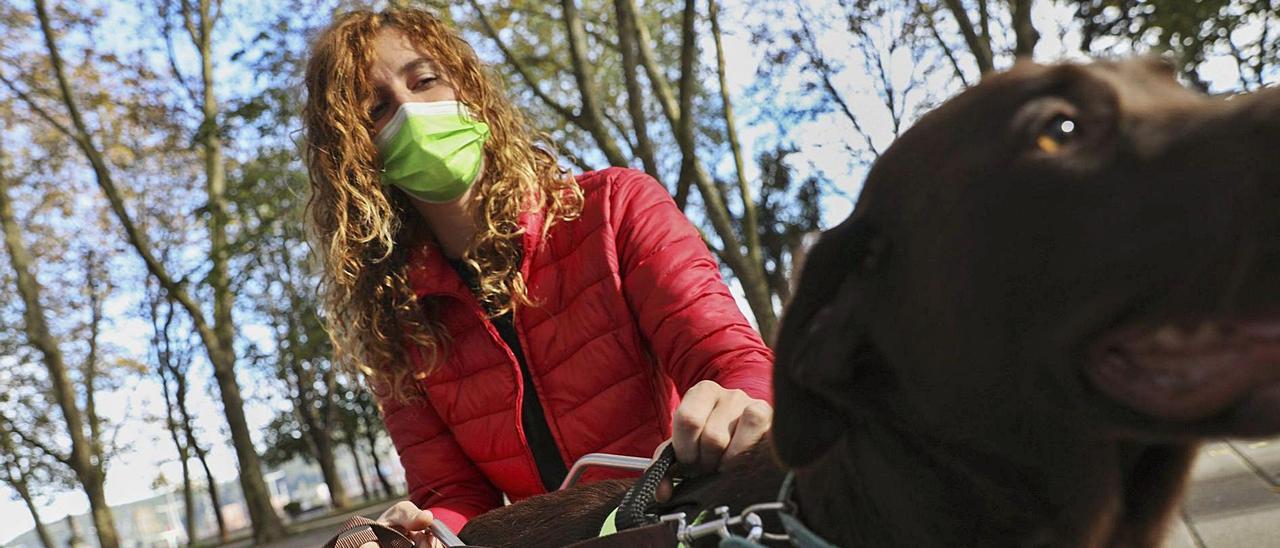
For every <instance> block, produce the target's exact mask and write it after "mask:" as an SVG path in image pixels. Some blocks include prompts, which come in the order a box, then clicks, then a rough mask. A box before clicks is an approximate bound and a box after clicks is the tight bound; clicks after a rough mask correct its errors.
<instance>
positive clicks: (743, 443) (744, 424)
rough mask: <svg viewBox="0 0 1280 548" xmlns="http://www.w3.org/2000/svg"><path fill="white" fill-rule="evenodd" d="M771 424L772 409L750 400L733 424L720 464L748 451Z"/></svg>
mask: <svg viewBox="0 0 1280 548" xmlns="http://www.w3.org/2000/svg"><path fill="white" fill-rule="evenodd" d="M772 424H773V407H771V406H770V405H769V404H767V403H765V402H764V401H761V400H756V399H752V400H751V402H750V403H748V404H747V406H746V407H745V408H743V410H742V413H741V414H740V415H739V416H738V419H737V421H736V422H735V423H734V428H733V439H732V440H731V441H730V442H729V446H728V447H726V448H725V450H724V456H723V457H721V459H720V462H724V461H727V460H731V459H733V458H734V457H736V456H738V455H741V454H742V452H743V451H746V450H747V449H750V448H751V447H752V446H754V445H755V444H756V443H757V442H759V441H760V439H761V438H763V437H764V435H765V433H766V432H768V431H769V427H770V425H772Z"/></svg>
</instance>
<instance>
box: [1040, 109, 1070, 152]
mask: <svg viewBox="0 0 1280 548" xmlns="http://www.w3.org/2000/svg"><path fill="white" fill-rule="evenodd" d="M1078 133H1079V131H1078V129H1077V128H1076V121H1075V120H1073V119H1072V118H1070V117H1069V116H1067V115H1065V114H1059V115H1057V116H1054V117H1053V118H1051V119H1050V120H1049V122H1048V123H1046V124H1045V125H1044V128H1043V129H1041V130H1040V133H1039V134H1037V135H1036V146H1037V147H1039V148H1040V150H1041V151H1044V152H1045V153H1048V154H1057V153H1058V152H1059V151H1060V150H1062V147H1064V146H1066V145H1067V144H1068V143H1070V142H1071V140H1072V139H1074V138H1075V137H1076V135H1077V134H1078Z"/></svg>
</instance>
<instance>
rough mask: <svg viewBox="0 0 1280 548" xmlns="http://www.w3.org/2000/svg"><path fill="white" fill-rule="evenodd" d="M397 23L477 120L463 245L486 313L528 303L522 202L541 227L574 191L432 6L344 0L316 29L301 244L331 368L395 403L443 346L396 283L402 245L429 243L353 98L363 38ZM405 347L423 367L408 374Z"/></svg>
mask: <svg viewBox="0 0 1280 548" xmlns="http://www.w3.org/2000/svg"><path fill="white" fill-rule="evenodd" d="M386 29H394V30H396V31H399V32H400V33H402V34H403V35H404V36H405V37H406V38H407V39H408V40H409V42H410V43H411V44H414V46H416V47H417V48H419V49H420V50H421V51H422V52H423V53H424V54H426V55H427V56H428V57H429V58H430V59H431V60H433V61H434V62H435V63H436V65H437V66H438V67H439V69H440V71H441V72H442V75H443V79H444V80H446V81H448V82H449V84H451V85H452V87H453V88H454V93H455V94H456V95H457V98H458V101H460V102H462V103H464V104H466V105H467V106H468V107H469V108H470V109H471V111H472V112H473V113H474V114H475V115H476V116H477V117H479V118H480V119H481V120H483V121H484V122H486V123H488V124H489V128H490V135H489V139H488V141H487V142H486V143H485V146H484V173H483V174H482V176H481V177H480V179H479V182H478V183H477V186H476V188H475V189H473V191H472V201H471V208H472V214H473V215H474V217H475V221H476V226H477V234H476V236H475V238H474V240H473V241H472V242H471V244H470V246H469V247H468V249H467V250H466V251H465V253H464V255H463V261H464V263H465V264H466V265H467V267H468V268H471V269H473V270H474V271H475V273H476V274H477V277H478V280H479V289H478V292H477V298H478V299H479V300H480V301H481V302H482V304H483V305H484V306H485V307H486V309H487V310H488V311H489V313H490V314H491V315H494V316H497V315H501V314H504V313H506V312H507V311H510V310H511V309H512V308H514V307H516V306H528V305H532V304H533V303H531V302H530V301H529V298H528V295H527V292H526V288H525V286H524V281H523V279H522V278H521V275H520V264H519V261H520V257H521V254H522V249H521V237H522V235H523V234H524V229H523V228H521V227H520V226H519V224H518V222H517V217H518V216H519V214H520V213H521V212H523V211H528V210H530V209H533V208H541V210H542V212H543V217H544V219H545V221H544V224H543V231H544V233H545V231H546V230H547V229H549V228H550V227H551V226H552V224H554V223H555V222H556V221H565V220H570V219H573V218H575V217H576V216H577V215H578V214H579V213H580V211H581V207H582V190H581V189H580V188H579V187H578V185H577V183H576V182H575V181H574V178H573V177H572V176H570V175H569V174H568V173H567V172H566V171H565V170H564V169H562V168H561V167H560V165H559V162H558V156H557V154H556V152H555V148H554V147H553V146H552V145H550V144H549V141H548V140H547V139H546V138H545V136H540V135H537V134H534V133H533V132H532V131H531V130H530V129H529V126H528V123H527V122H526V121H525V119H524V117H523V115H522V114H521V113H520V111H519V110H518V109H516V108H515V107H514V106H513V105H512V104H511V103H510V101H509V100H508V99H507V97H506V95H505V93H504V91H503V89H502V86H501V85H500V84H499V82H498V80H497V79H496V78H495V77H494V76H493V75H492V74H491V73H490V72H489V71H488V70H487V68H486V67H485V66H484V65H483V64H482V63H481V62H480V60H479V58H478V57H477V56H476V54H475V51H474V50H472V48H471V46H470V45H469V44H467V42H466V41H464V40H463V39H462V38H461V37H460V36H459V35H458V34H457V33H456V32H455V31H454V30H453V29H451V28H449V26H448V25H447V24H445V23H444V22H443V21H441V20H440V19H439V18H437V17H435V16H434V15H432V14H430V13H428V12H425V11H422V10H417V9H406V8H396V9H389V10H387V11H383V12H374V11H370V10H357V11H352V12H350V13H346V14H344V15H341V16H338V17H337V18H336V19H335V20H334V21H333V23H332V24H330V26H329V27H328V28H327V29H325V30H324V31H323V32H321V33H320V34H319V35H318V36H317V37H316V39H315V41H314V43H313V46H312V50H311V58H310V59H309V61H308V63H307V72H306V90H307V97H306V104H305V106H304V108H303V123H304V125H305V128H306V140H307V144H306V153H305V159H306V163H307V170H308V172H309V174H310V180H311V197H310V200H309V201H308V204H307V219H308V223H309V225H310V227H309V228H310V231H311V237H312V239H313V247H314V248H315V249H316V251H317V254H318V255H319V256H320V257H321V258H322V260H323V270H322V275H321V281H320V293H321V300H322V309H323V313H324V318H325V324H326V327H327V328H328V331H329V336H330V339H331V340H332V342H333V347H334V360H335V362H336V363H337V364H339V365H340V366H345V367H348V368H351V369H355V370H358V371H360V372H362V373H364V374H365V375H367V376H368V378H369V380H370V381H371V383H373V384H374V385H375V386H380V387H386V388H389V389H390V395H392V396H394V397H396V398H398V399H402V400H404V399H412V396H413V395H414V394H415V393H416V392H417V390H416V388H415V386H414V383H412V382H410V381H411V380H413V379H421V378H424V377H425V376H426V375H428V374H430V372H431V371H433V370H434V369H435V367H436V365H437V364H438V363H439V360H440V359H441V358H442V357H443V356H444V353H445V352H446V350H447V349H446V344H447V341H448V333H447V332H446V331H445V329H444V327H443V325H442V324H441V323H440V320H439V317H438V314H437V311H436V307H435V306H434V303H432V302H430V300H429V299H428V300H424V301H426V302H421V303H420V302H418V298H417V297H416V295H415V294H414V292H413V289H412V288H411V287H410V286H409V283H408V275H407V268H406V267H407V265H408V262H409V257H410V250H411V249H413V248H414V247H415V246H421V245H427V244H428V243H429V242H430V241H431V236H430V232H429V230H428V229H427V228H426V224H425V222H424V221H423V220H422V219H421V216H420V215H419V214H417V212H416V210H415V209H414V208H413V205H412V203H411V202H410V198H409V197H408V196H407V195H406V194H405V193H404V192H403V191H401V190H400V189H398V188H395V187H390V186H384V185H383V184H382V182H381V179H380V177H379V169H380V167H381V165H380V160H379V158H378V154H377V151H376V149H375V148H374V145H373V135H372V130H371V129H370V128H371V127H372V126H373V121H372V120H371V119H370V116H369V114H368V112H367V109H366V105H367V102H366V99H367V98H368V97H370V96H371V95H372V94H373V89H372V86H371V84H370V82H369V80H368V78H367V75H366V71H367V68H368V67H369V66H370V64H371V63H372V42H373V40H374V38H375V36H377V35H378V34H379V33H380V32H382V31H384V30H386ZM414 344H416V345H417V346H418V348H419V350H420V351H421V353H422V356H423V357H424V359H425V363H426V364H427V368H426V370H425V371H413V369H412V367H411V366H410V363H409V361H408V360H406V359H405V353H406V349H407V348H408V346H409V345H414Z"/></svg>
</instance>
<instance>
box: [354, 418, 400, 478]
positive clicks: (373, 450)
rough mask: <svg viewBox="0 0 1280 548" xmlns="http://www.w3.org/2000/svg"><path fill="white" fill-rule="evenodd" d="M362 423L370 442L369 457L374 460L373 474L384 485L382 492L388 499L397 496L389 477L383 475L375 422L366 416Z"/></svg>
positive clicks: (366, 437)
mask: <svg viewBox="0 0 1280 548" xmlns="http://www.w3.org/2000/svg"><path fill="white" fill-rule="evenodd" d="M360 422H361V423H362V424H363V425H364V437H365V439H366V440H368V442H369V456H370V457H372V458H373V473H374V474H376V475H377V476H378V483H380V484H382V492H383V493H386V495H387V496H388V497H391V496H394V495H395V489H392V488H391V482H389V481H387V476H386V475H384V474H383V473H382V459H381V458H380V457H378V430H377V429H376V428H374V425H373V421H371V420H369V416H368V415H366V414H361V415H360Z"/></svg>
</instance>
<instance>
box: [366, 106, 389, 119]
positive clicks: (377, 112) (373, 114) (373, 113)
mask: <svg viewBox="0 0 1280 548" xmlns="http://www.w3.org/2000/svg"><path fill="white" fill-rule="evenodd" d="M385 110H387V106H386V105H384V104H381V103H379V104H377V105H374V107H373V108H371V109H369V119H370V120H377V119H379V118H382V113H383V111H385Z"/></svg>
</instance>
